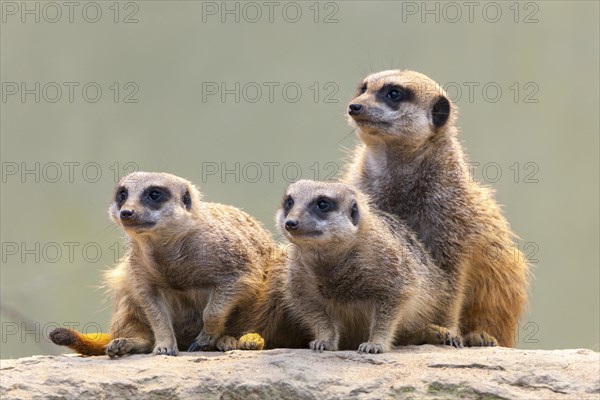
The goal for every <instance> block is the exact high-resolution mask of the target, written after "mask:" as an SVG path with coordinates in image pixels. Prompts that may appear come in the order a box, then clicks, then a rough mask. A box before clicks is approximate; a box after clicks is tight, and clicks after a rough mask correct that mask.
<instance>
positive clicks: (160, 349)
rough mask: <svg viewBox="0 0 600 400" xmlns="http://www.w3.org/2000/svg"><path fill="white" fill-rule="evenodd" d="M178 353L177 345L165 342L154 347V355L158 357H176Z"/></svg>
mask: <svg viewBox="0 0 600 400" xmlns="http://www.w3.org/2000/svg"><path fill="white" fill-rule="evenodd" d="M178 352H179V351H178V349H177V345H176V344H172V343H165V342H163V343H158V344H157V345H156V346H154V354H155V355H157V356H176V355H177V353H178Z"/></svg>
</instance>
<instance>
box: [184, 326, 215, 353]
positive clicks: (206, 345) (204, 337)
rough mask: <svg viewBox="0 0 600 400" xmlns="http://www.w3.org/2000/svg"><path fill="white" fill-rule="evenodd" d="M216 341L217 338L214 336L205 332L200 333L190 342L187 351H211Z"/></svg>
mask: <svg viewBox="0 0 600 400" xmlns="http://www.w3.org/2000/svg"><path fill="white" fill-rule="evenodd" d="M217 339H218V337H217V336H215V335H209V334H207V333H206V332H204V331H202V332H200V334H199V335H198V337H196V340H194V341H193V342H192V344H191V345H190V347H189V348H188V351H212V350H215V349H216V348H217V347H216V345H217Z"/></svg>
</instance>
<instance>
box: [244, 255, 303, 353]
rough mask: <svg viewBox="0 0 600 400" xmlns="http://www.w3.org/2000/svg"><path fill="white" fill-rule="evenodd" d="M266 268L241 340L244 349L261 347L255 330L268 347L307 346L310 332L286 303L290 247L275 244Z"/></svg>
mask: <svg viewBox="0 0 600 400" xmlns="http://www.w3.org/2000/svg"><path fill="white" fill-rule="evenodd" d="M272 256H273V257H272V259H271V262H270V263H269V267H268V269H267V278H266V282H265V284H264V285H263V287H262V288H261V290H260V292H259V294H258V298H257V301H256V303H255V305H254V307H253V308H252V311H251V312H250V314H251V319H250V323H249V325H248V329H247V331H248V332H251V333H252V334H251V335H244V336H242V337H241V338H240V340H239V342H238V348H239V349H242V350H260V349H261V346H260V342H257V341H256V337H255V335H253V333H258V334H259V335H260V336H261V337H262V339H263V341H264V347H265V348H267V349H274V348H304V347H306V346H308V342H309V341H310V332H309V331H308V330H307V329H306V328H305V327H304V326H303V325H302V324H301V323H300V321H299V320H298V319H297V318H295V317H294V316H293V315H292V313H291V311H290V309H289V304H288V303H287V296H286V294H287V293H288V292H289V276H288V269H287V265H286V262H287V247H285V246H279V245H275V246H274V247H273V252H272Z"/></svg>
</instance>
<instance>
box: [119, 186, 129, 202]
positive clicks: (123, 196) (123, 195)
mask: <svg viewBox="0 0 600 400" xmlns="http://www.w3.org/2000/svg"><path fill="white" fill-rule="evenodd" d="M125 200H127V189H125V188H123V189H121V190H119V191H118V192H117V202H118V203H123V202H124V201H125Z"/></svg>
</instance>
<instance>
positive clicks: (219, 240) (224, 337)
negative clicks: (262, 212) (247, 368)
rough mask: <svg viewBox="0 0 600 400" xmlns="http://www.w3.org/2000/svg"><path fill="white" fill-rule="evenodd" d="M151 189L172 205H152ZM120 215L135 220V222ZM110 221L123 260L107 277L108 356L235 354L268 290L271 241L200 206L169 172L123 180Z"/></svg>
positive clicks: (225, 211)
mask: <svg viewBox="0 0 600 400" xmlns="http://www.w3.org/2000/svg"><path fill="white" fill-rule="evenodd" d="M152 188H158V189H159V190H160V191H161V192H162V193H163V198H165V197H164V195H165V193H166V192H167V191H168V192H170V197H169V198H168V199H167V200H165V201H164V202H161V203H160V204H157V203H156V202H152V201H151V200H150V199H149V195H150V194H149V193H150V191H151V190H152ZM122 190H126V191H127V198H126V199H125V200H124V201H119V193H120V192H121V191H122ZM186 193H187V194H188V195H189V200H190V203H188V204H189V206H188V204H186V203H185V201H184V199H185V197H184V196H187V195H186ZM123 210H132V211H134V212H135V215H136V216H137V217H136V218H137V219H135V221H134V223H129V224H128V223H127V221H124V220H123V218H122V216H121V213H122V212H123ZM109 214H110V216H111V218H112V219H113V220H114V221H115V223H116V224H117V225H119V226H121V227H122V228H123V229H124V231H125V233H126V234H127V237H128V239H129V252H128V254H127V255H126V256H125V257H124V259H123V260H122V261H121V262H120V263H119V264H118V265H117V266H116V267H115V268H113V269H112V270H110V271H108V272H107V273H106V286H107V288H108V289H109V290H110V291H111V292H112V293H113V297H114V302H115V313H114V316H113V318H112V324H111V329H110V333H111V334H112V335H113V337H114V339H113V341H112V342H111V343H110V344H109V345H108V347H107V353H108V355H109V356H121V355H124V354H128V353H148V352H150V351H153V352H154V353H155V354H167V355H175V354H177V350H178V349H179V350H185V349H187V348H188V346H190V345H192V344H194V346H195V347H200V348H201V349H205V350H207V349H214V348H215V347H216V348H218V349H219V350H229V349H233V348H235V347H236V343H237V342H236V340H235V339H234V338H233V337H238V336H239V335H241V334H243V333H245V332H246V326H247V325H248V323H249V322H248V318H249V310H250V307H251V306H253V305H254V303H255V302H256V299H257V296H258V293H259V291H260V290H261V288H262V287H263V285H264V279H265V269H266V268H267V263H268V258H269V251H270V248H271V247H272V238H271V236H270V235H269V234H268V233H267V232H266V231H265V230H264V229H263V227H262V226H261V225H260V224H259V223H258V222H256V221H255V220H254V219H253V218H252V217H250V216H249V215H247V214H246V213H244V212H243V211H241V210H239V209H236V208H234V207H230V206H226V205H222V204H215V203H207V202H203V201H202V200H201V195H200V193H199V191H198V190H197V189H196V188H195V187H194V186H193V185H192V184H191V183H190V182H188V181H186V180H184V179H182V178H179V177H177V176H174V175H170V174H165V173H147V172H136V173H133V174H130V175H128V176H126V177H124V178H123V179H121V181H120V182H119V183H118V184H117V188H116V191H115V200H114V201H113V203H112V205H111V207H110V209H109ZM144 223H153V224H154V225H153V226H144V225H143V224H144ZM196 345H197V346H196Z"/></svg>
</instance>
